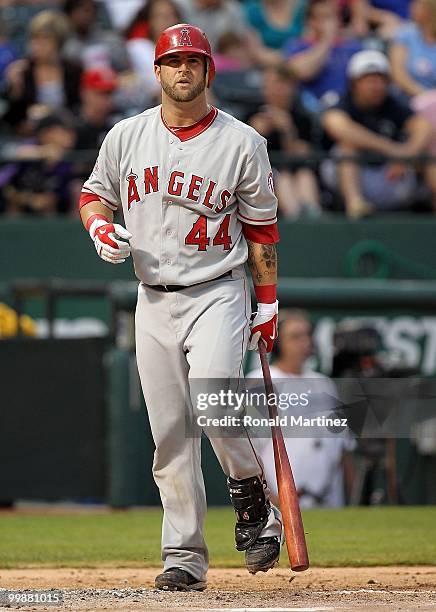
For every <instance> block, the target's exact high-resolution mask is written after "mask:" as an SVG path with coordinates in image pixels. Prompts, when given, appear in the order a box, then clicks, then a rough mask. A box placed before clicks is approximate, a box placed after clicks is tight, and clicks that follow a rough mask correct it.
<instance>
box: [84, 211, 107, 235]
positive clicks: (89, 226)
mask: <svg viewBox="0 0 436 612" xmlns="http://www.w3.org/2000/svg"><path fill="white" fill-rule="evenodd" d="M98 220H101V221H104V223H110V221H109V219H108V218H107V217H105V216H104V215H100V214H98V213H97V214H95V215H91V216H90V217H89V219H88V220H87V221H86V224H85V227H86V229H87V230H88V232H89V233H90V234H91V238H92V239H93V240H94V233H95V230H96V229H97V227H95V225H96V224H94V221H98ZM98 225H103V223H99V224H98ZM93 226H94V227H93Z"/></svg>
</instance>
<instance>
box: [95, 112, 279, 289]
mask: <svg viewBox="0 0 436 612" xmlns="http://www.w3.org/2000/svg"><path fill="white" fill-rule="evenodd" d="M179 130H180V131H178V130H177V129H176V130H174V129H173V130H170V129H169V128H168V126H167V125H166V124H165V122H164V119H163V117H162V113H161V107H160V106H158V107H155V108H152V109H149V110H146V111H145V112H143V113H141V114H140V115H137V116H135V117H131V118H129V119H125V120H123V121H121V122H119V123H118V124H117V125H115V126H114V128H112V130H111V131H110V132H109V133H108V135H107V137H106V139H105V140H104V142H103V144H102V147H101V149H100V152H99V155H98V159H97V162H96V164H95V167H94V170H93V172H92V174H91V176H90V178H89V179H88V180H87V181H86V182H85V184H84V186H83V192H85V193H88V194H89V193H91V194H96V195H97V196H99V198H100V199H101V200H102V201H103V202H104V203H105V204H106V205H107V206H108V207H109V208H111V209H112V210H116V209H117V208H118V207H119V205H120V203H121V205H122V208H123V213H124V219H125V224H126V227H127V229H128V230H129V232H131V234H132V239H131V240H130V245H131V247H132V255H133V261H134V266H135V272H136V275H137V277H138V278H139V279H140V280H141V281H142V282H144V283H145V284H148V285H174V284H178V285H185V286H190V285H193V284H196V283H200V282H204V281H207V280H211V279H214V278H217V277H219V276H221V275H222V274H224V273H225V272H228V271H230V270H232V269H234V268H236V267H238V266H239V265H241V264H243V263H244V262H245V261H246V259H247V244H246V241H245V239H244V237H243V234H242V227H243V226H242V223H247V224H252V225H269V224H274V223H276V214H277V199H276V197H275V195H274V191H273V186H272V173H271V166H270V163H269V160H268V155H267V151H266V141H265V139H264V138H263V137H262V136H260V135H259V134H258V133H257V132H256V131H255V130H253V129H252V128H251V127H249V126H247V125H245V124H243V123H241V122H240V121H238V120H236V119H235V118H233V117H232V116H230V115H228V114H227V113H224V112H222V111H219V110H217V109H215V108H212V109H211V111H210V112H209V114H208V115H207V117H206V118H205V119H204V120H203V121H202V122H200V123H199V124H197V127H196V129H195V130H192V131H191V132H190V131H189V128H180V129H179ZM174 132H175V133H174Z"/></svg>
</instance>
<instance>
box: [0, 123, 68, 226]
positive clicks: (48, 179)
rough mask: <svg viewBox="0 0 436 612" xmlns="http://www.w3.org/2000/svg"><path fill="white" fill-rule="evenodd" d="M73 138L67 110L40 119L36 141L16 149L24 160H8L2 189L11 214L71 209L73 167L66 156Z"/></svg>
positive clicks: (42, 212) (57, 211)
mask: <svg viewBox="0 0 436 612" xmlns="http://www.w3.org/2000/svg"><path fill="white" fill-rule="evenodd" d="M74 141H75V132H74V127H73V122H72V120H71V117H69V116H67V115H66V114H65V113H63V114H60V113H58V114H51V115H46V116H44V117H42V118H41V119H40V120H39V121H38V123H37V125H36V127H35V140H34V142H33V143H30V144H26V145H21V146H19V147H18V149H17V150H16V152H15V155H16V157H17V158H18V159H20V160H22V161H19V162H18V163H15V164H9V166H10V167H9V178H8V181H7V184H6V186H4V189H3V195H4V197H5V200H6V212H7V213H8V214H11V215H20V214H34V215H38V216H49V215H53V214H56V213H65V212H68V210H69V209H70V206H71V203H72V192H71V188H72V181H73V178H74V171H73V166H72V164H71V162H69V161H65V159H64V158H65V156H66V154H68V153H69V152H70V151H71V150H72V148H73V147H74Z"/></svg>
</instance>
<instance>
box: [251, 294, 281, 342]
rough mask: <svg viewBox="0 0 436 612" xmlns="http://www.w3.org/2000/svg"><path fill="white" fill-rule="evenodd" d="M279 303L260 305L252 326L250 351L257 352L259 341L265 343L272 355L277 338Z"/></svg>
mask: <svg viewBox="0 0 436 612" xmlns="http://www.w3.org/2000/svg"><path fill="white" fill-rule="evenodd" d="M278 312H279V303H278V301H277V300H276V301H275V302H274V303H273V304H258V305H257V312H256V313H255V317H254V319H253V321H252V323H251V326H250V331H251V335H250V340H249V343H248V350H249V351H257V350H258V344H259V340H260V339H261V338H262V340H263V341H264V342H265V346H266V352H267V353H270V352H271V351H272V347H273V344H274V340H275V339H276V338H277V316H278Z"/></svg>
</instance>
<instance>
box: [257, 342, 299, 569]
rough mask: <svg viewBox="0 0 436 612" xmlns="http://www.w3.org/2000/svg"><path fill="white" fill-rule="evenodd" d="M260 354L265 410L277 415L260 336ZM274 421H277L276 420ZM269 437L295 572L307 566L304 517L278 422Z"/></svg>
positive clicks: (290, 556)
mask: <svg viewBox="0 0 436 612" xmlns="http://www.w3.org/2000/svg"><path fill="white" fill-rule="evenodd" d="M259 355H260V362H261V364H262V372H263V379H264V383H265V391H266V395H267V398H268V411H269V417H270V419H276V417H277V404H276V402H275V401H270V400H269V398H275V393H274V388H273V384H272V380H271V372H270V369H269V364H268V357H267V352H266V347H265V344H264V342H263V340H260V341H259ZM276 423H277V421H276ZM271 431H272V441H273V448H274V462H275V466H276V476H277V486H278V491H279V500H280V511H281V513H282V520H283V527H284V530H285V538H286V548H287V549H288V557H289V561H290V564H291V568H292V569H293V571H294V572H303V571H304V570H307V568H308V567H309V556H308V554H307V546H306V538H305V536H304V527H303V520H302V518H301V511H300V504H299V503H298V493H297V489H296V487H295V482H294V477H293V475H292V469H291V464H290V463H289V457H288V453H287V452H286V446H285V442H284V440H283V433H282V430H281V429H280V425H279V424H278V423H277V425H272V426H271Z"/></svg>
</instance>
